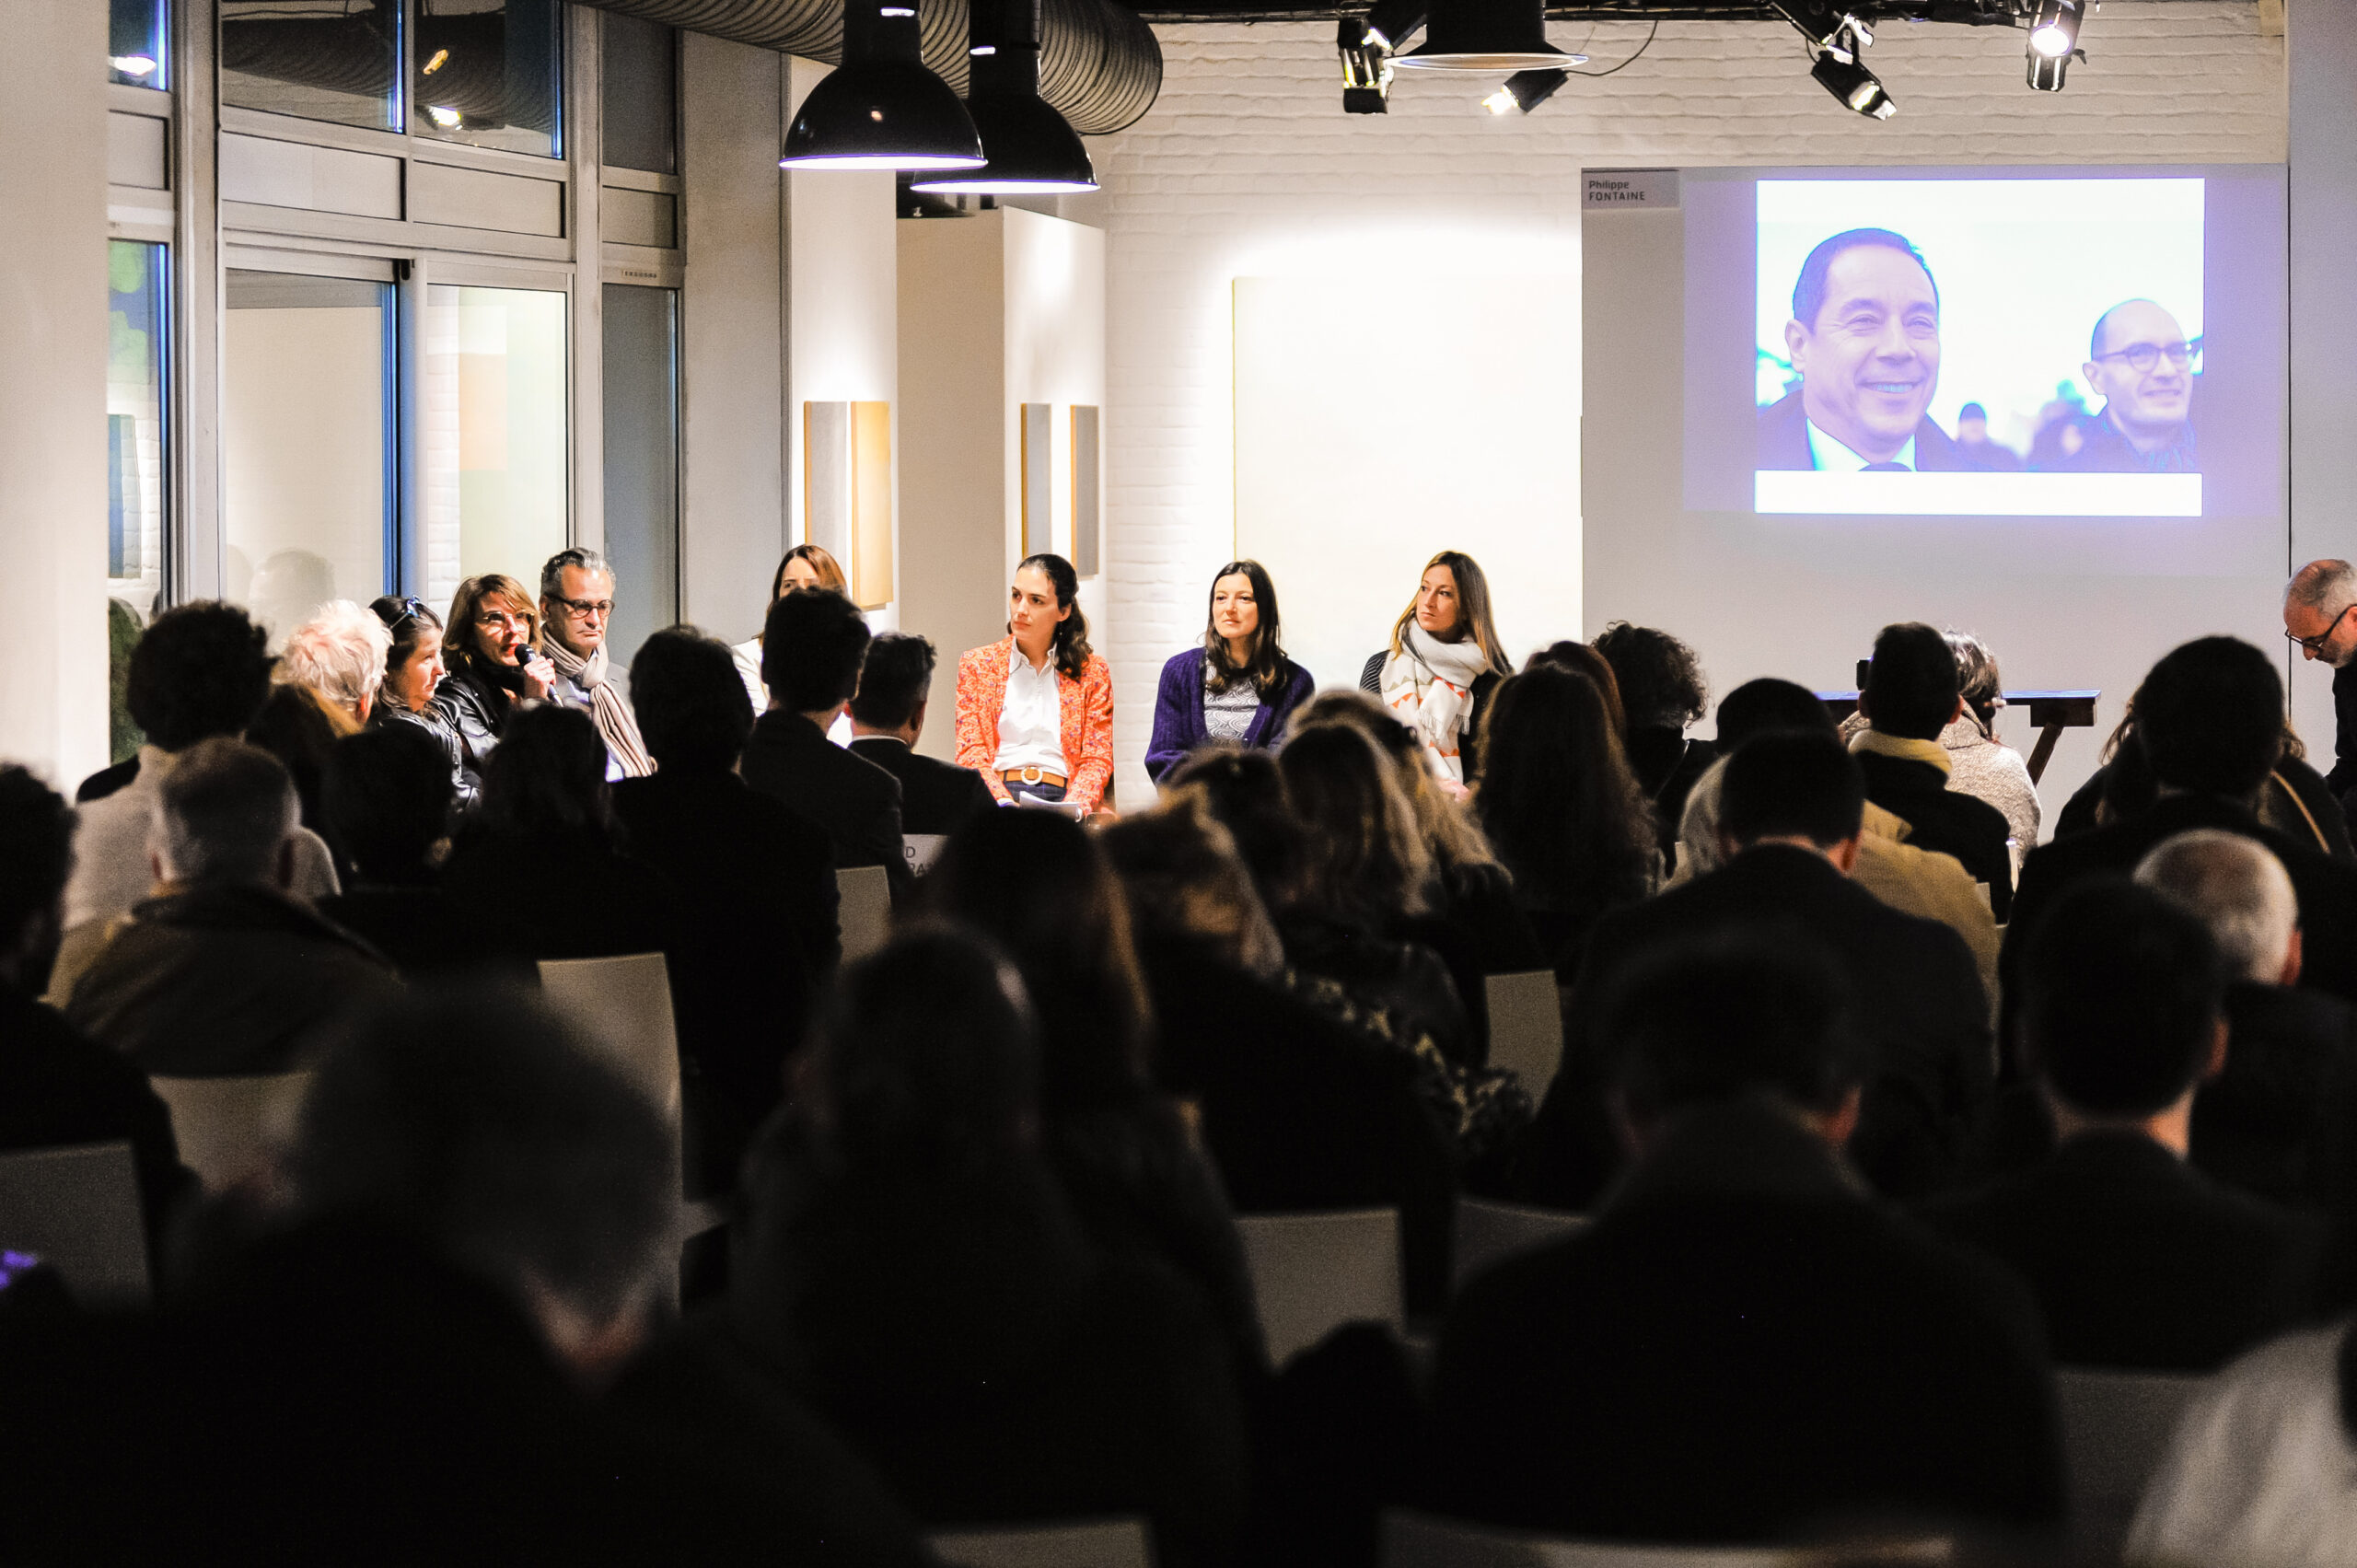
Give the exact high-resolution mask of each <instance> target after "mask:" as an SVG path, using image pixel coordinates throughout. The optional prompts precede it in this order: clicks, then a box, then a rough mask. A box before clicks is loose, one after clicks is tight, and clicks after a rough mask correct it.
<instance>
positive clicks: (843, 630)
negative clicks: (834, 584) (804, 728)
mask: <svg viewBox="0 0 2357 1568" xmlns="http://www.w3.org/2000/svg"><path fill="white" fill-rule="evenodd" d="M867 644H868V631H867V622H866V621H865V620H863V619H861V617H860V613H859V607H858V606H857V605H855V604H853V603H852V601H851V600H849V599H847V598H844V597H843V596H842V595H841V594H839V593H837V592H835V591H834V590H833V589H831V588H797V589H795V590H794V591H793V592H791V593H788V594H786V595H785V596H784V598H780V599H778V600H777V602H776V603H774V604H772V605H771V606H770V614H769V620H768V621H766V622H765V623H764V624H763V626H762V628H761V683H762V684H763V685H765V686H767V687H768V688H769V689H770V695H771V697H772V699H774V700H775V701H776V702H777V703H780V704H781V705H783V706H784V708H785V709H786V710H787V711H788V712H791V713H797V714H815V713H817V712H819V710H820V709H822V708H831V707H833V706H834V705H835V704H836V703H846V702H849V701H850V700H851V694H852V693H853V691H857V690H858V689H859V667H860V663H861V661H863V660H864V659H865V658H866V657H867Z"/></svg>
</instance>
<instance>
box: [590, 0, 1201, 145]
mask: <svg viewBox="0 0 2357 1568" xmlns="http://www.w3.org/2000/svg"><path fill="white" fill-rule="evenodd" d="M583 3H584V4H586V5H591V6H597V7H598V9H600V10H605V11H622V12H626V13H628V14H629V15H631V16H633V17H645V18H646V19H647V20H649V21H656V22H663V23H667V24H668V25H669V26H672V27H675V28H686V29H689V30H690V31H691V32H701V33H710V34H711V35H712V36H714V38H726V39H733V40H735V41H737V42H738V43H750V44H755V45H758V46H759V47H761V48H763V49H774V50H777V51H779V52H781V53H785V54H799V55H801V56H803V57H804V58H806V59H809V60H818V61H822V62H824V63H825V64H830V65H832V64H840V63H841V61H842V53H843V8H842V0H583ZM914 4H915V6H916V9H917V27H918V30H919V32H920V33H921V34H922V36H923V48H924V63H925V64H926V65H927V66H929V67H930V68H931V69H932V70H933V71H934V72H935V74H936V75H939V76H940V77H941V78H942V79H943V80H944V81H946V82H947V83H948V84H949V85H950V87H953V88H955V89H956V90H957V92H958V94H959V96H961V97H962V96H964V94H965V91H966V4H967V0H914ZM1040 12H1041V15H1040V19H1039V20H1040V25H1039V96H1040V97H1041V98H1044V99H1047V100H1048V101H1049V102H1050V103H1051V104H1053V105H1054V106H1055V108H1056V110H1057V111H1058V112H1060V113H1061V114H1062V115H1063V117H1064V118H1065V119H1066V120H1068V121H1070V122H1072V128H1073V129H1074V130H1075V131H1078V132H1079V133H1081V134H1083V135H1086V136H1102V135H1107V134H1110V133H1112V132H1115V131H1119V130H1121V129H1123V128H1125V127H1127V126H1129V125H1131V124H1132V123H1134V122H1136V121H1137V119H1138V118H1139V116H1141V115H1143V114H1144V113H1145V111H1146V110H1148V109H1151V108H1152V107H1154V99H1155V95H1156V94H1157V93H1159V92H1161V90H1162V46H1161V44H1160V43H1158V42H1156V41H1155V36H1154V29H1152V28H1149V27H1148V26H1146V24H1145V22H1144V19H1143V18H1141V17H1139V16H1138V14H1137V13H1136V12H1135V11H1132V10H1131V9H1130V8H1129V7H1128V6H1124V5H1121V4H1120V0H1041V6H1040Z"/></svg>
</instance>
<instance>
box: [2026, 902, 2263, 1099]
mask: <svg viewBox="0 0 2357 1568" xmlns="http://www.w3.org/2000/svg"><path fill="white" fill-rule="evenodd" d="M2225 985H2226V967H2225V963H2224V960H2223V958H2221V957H2220V956H2219V952H2218V944H2217V943H2216V942H2214V941H2212V939H2211V936H2210V931H2209V928H2208V927H2207V926H2205V925H2203V924H2202V923H2201V922H2200V920H2198V919H2196V918H2195V917H2194V916H2193V915H2191V914H2189V913H2188V912H2186V911H2185V910H2183V909H2181V908H2179V907H2178V906H2177V903H2175V902H2174V901H2173V900H2169V899H2167V898H2165V897H2164V896H2163V895H2162V894H2160V893H2158V892H2156V891H2154V889H2150V888H2140V887H2137V886H2136V885H2135V884H2134V883H2132V882H2129V881H2127V880H2126V879H2124V878H2120V877H2100V878H2096V879H2094V880H2091V881H2086V882H2082V883H2080V884H2078V885H2076V886H2074V887H2073V888H2072V889H2070V890H2068V891H2067V892H2065V893H2064V894H2062V896H2061V898H2060V899H2058V900H2056V901H2055V903H2054V905H2053V907H2052V908H2051V909H2049V911H2048V912H2046V913H2045V914H2044V915H2043V916H2042V917H2040V919H2039V920H2038V925H2037V928H2036V929H2035V930H2033V931H2031V932H2030V933H2029V950H2028V953H2027V955H2026V958H2025V960H2024V962H2023V965H2022V1015H2021V1031H2022V1045H2023V1048H2024V1056H2025V1059H2026V1061H2027V1062H2028V1063H2029V1064H2030V1066H2031V1068H2032V1070H2033V1071H2034V1072H2036V1073H2037V1074H2038V1076H2039V1077H2040V1078H2041V1079H2042V1080H2043V1081H2044V1083H2045V1084H2046V1086H2047V1088H2048V1089H2049V1092H2051V1093H2052V1094H2053V1095H2054V1097H2055V1098H2057V1099H2060V1100H2061V1101H2062V1102H2063V1103H2064V1104H2065V1105H2068V1106H2070V1107H2072V1108H2073V1109H2076V1110H2079V1111H2081V1112H2083V1113H2084V1114H2086V1115H2090V1116H2134V1117H2143V1116H2150V1115H2152V1114H2153V1113H2154V1112H2155V1111H2159V1110H2164V1109H2167V1108H2168V1107H2169V1106H2171V1105H2174V1104H2175V1103H2176V1102H2177V1100H2178V1098H2181V1097H2182V1096H2184V1095H2185V1094H2186V1093H2188V1092H2189V1090H2191V1089H2192V1087H2193V1086H2194V1085H2195V1084H2197V1083H2198V1082H2200V1079H2201V1077H2202V1075H2203V1074H2204V1073H2205V1072H2207V1070H2208V1068H2209V1065H2210V1061H2211V1055H2212V1051H2214V1050H2215V1048H2216V1038H2217V1029H2218V1018H2219V1013H2220V1009H2221V1007H2222V1006H2223V999H2224V994H2225Z"/></svg>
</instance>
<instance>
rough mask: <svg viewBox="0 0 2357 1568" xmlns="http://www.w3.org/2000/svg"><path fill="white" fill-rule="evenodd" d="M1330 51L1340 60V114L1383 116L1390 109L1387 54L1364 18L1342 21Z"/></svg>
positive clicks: (1389, 80)
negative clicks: (1332, 48)
mask: <svg viewBox="0 0 2357 1568" xmlns="http://www.w3.org/2000/svg"><path fill="white" fill-rule="evenodd" d="M1334 47H1335V49H1336V50H1337V51H1338V52H1340V53H1341V57H1342V112H1343V113H1345V114H1385V113H1388V112H1389V111H1390V108H1391V51H1390V50H1389V49H1388V48H1387V47H1386V46H1385V44H1384V43H1383V42H1382V41H1381V38H1380V36H1379V35H1378V34H1376V33H1375V32H1374V31H1373V29H1370V28H1369V27H1368V25H1367V21H1366V18H1365V17H1343V18H1342V20H1341V25H1340V27H1339V28H1338V29H1337V30H1336V33H1335V38H1334Z"/></svg>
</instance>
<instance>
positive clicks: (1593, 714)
mask: <svg viewBox="0 0 2357 1568" xmlns="http://www.w3.org/2000/svg"><path fill="white" fill-rule="evenodd" d="M1481 736H1482V739H1481V768H1480V777H1479V779H1478V781H1477V782H1476V784H1475V786H1474V791H1473V802H1472V806H1473V814H1474V815H1475V816H1476V817H1477V818H1479V819H1480V823H1481V827H1482V829H1483V830H1484V831H1486V832H1487V833H1488V834H1489V836H1490V842H1492V844H1494V845H1496V846H1497V849H1498V852H1499V853H1500V854H1503V855H1504V857H1505V861H1506V864H1507V865H1509V866H1511V867H1512V868H1513V870H1514V875H1515V884H1516V886H1517V889H1519V890H1520V891H1521V892H1522V893H1523V894H1524V895H1525V896H1526V897H1527V898H1528V899H1529V900H1532V901H1534V902H1545V903H1549V904H1551V905H1554V906H1556V907H1563V906H1564V905H1567V904H1569V903H1572V902H1573V901H1576V900H1584V899H1585V898H1589V897H1596V896H1606V895H1611V894H1618V895H1620V896H1623V897H1634V896H1637V895H1639V894H1642V893H1643V890H1644V886H1645V878H1646V874H1647V873H1648V872H1649V871H1650V870H1651V869H1652V868H1653V865H1654V864H1655V859H1656V858H1657V855H1658V842H1659V841H1658V839H1657V837H1656V834H1655V827H1654V818H1653V807H1652V805H1651V804H1650V803H1649V802H1648V801H1647V800H1646V799H1645V796H1644V791H1643V787H1642V786H1640V785H1639V784H1638V783H1637V778H1636V774H1635V773H1634V772H1631V770H1630V767H1629V760H1628V756H1627V754H1626V753H1625V752H1624V751H1623V750H1622V749H1621V745H1620V735H1619V733H1618V732H1617V731H1616V730H1615V729H1614V728H1613V726H1612V714H1611V711H1610V709H1608V707H1607V706H1606V705H1605V702H1604V694H1603V693H1602V692H1601V691H1597V690H1596V683H1595V682H1594V681H1592V680H1590V679H1588V678H1587V677H1586V676H1585V675H1580V674H1577V673H1575V672H1573V670H1571V669H1570V668H1565V667H1564V666H1562V665H1556V664H1542V665H1538V666H1537V667H1535V668H1530V669H1527V670H1525V671H1523V672H1522V673H1521V674H1520V675H1516V676H1512V677H1509V678H1508V679H1506V680H1505V681H1504V683H1503V684H1501V685H1500V686H1499V687H1498V689H1497V691H1496V692H1495V693H1494V694H1492V697H1491V699H1490V702H1489V705H1488V711H1487V712H1486V713H1485V714H1483V715H1482V729H1481Z"/></svg>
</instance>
